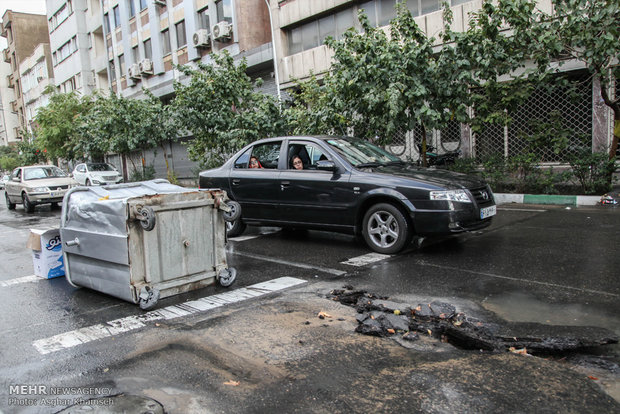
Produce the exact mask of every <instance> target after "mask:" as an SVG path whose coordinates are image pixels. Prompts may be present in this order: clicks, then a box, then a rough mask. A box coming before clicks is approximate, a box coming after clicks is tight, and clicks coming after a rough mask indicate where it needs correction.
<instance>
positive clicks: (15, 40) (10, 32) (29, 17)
mask: <svg viewBox="0 0 620 414" xmlns="http://www.w3.org/2000/svg"><path fill="white" fill-rule="evenodd" d="M0 34H1V35H2V37H5V38H6V39H7V43H8V46H7V48H6V49H4V50H3V52H2V59H3V60H4V62H6V63H9V64H10V68H11V73H10V75H8V78H7V85H8V87H9V91H8V92H7V91H6V90H5V91H3V94H4V93H8V94H9V95H12V96H11V98H10V103H9V109H10V113H9V115H14V116H17V124H18V126H17V129H15V128H12V129H9V130H7V134H8V138H7V139H8V140H9V141H14V140H21V139H22V137H23V134H22V131H24V130H26V129H27V119H26V113H25V105H24V99H23V88H22V80H21V77H20V72H19V67H20V64H21V63H22V62H23V61H24V60H25V59H27V58H29V57H30V56H31V55H32V54H33V53H34V51H35V49H36V48H37V46H38V45H39V44H41V43H48V44H49V36H48V33H47V20H46V18H45V16H44V15H38V14H29V13H18V12H14V11H12V10H7V11H6V12H5V13H4V16H2V27H1V32H0Z"/></svg>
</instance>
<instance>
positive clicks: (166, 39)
mask: <svg viewBox="0 0 620 414" xmlns="http://www.w3.org/2000/svg"><path fill="white" fill-rule="evenodd" d="M161 41H162V44H161V47H162V53H163V54H164V55H167V54H169V53H170V52H171V51H172V48H171V46H170V30H168V29H166V30H164V31H163V32H161Z"/></svg>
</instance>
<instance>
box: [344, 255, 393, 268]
mask: <svg viewBox="0 0 620 414" xmlns="http://www.w3.org/2000/svg"><path fill="white" fill-rule="evenodd" d="M390 257H392V256H391V255H389V254H381V253H368V254H364V255H362V256H357V257H353V258H351V259H349V260H346V261H344V262H341V263H342V264H346V265H349V266H357V267H361V266H366V265H368V264H370V263H374V262H378V261H380V260H385V259H387V258H390Z"/></svg>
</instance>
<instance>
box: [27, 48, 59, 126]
mask: <svg viewBox="0 0 620 414" xmlns="http://www.w3.org/2000/svg"><path fill="white" fill-rule="evenodd" d="M19 76H20V79H21V87H22V95H23V101H24V117H25V122H26V125H25V128H26V130H27V131H28V132H32V129H33V126H34V118H35V116H36V114H37V110H38V109H39V108H40V107H42V106H46V105H47V103H48V102H49V95H48V94H45V93H44V92H45V91H46V88H47V87H48V86H50V85H51V86H54V73H53V71H52V54H51V51H50V45H49V43H40V44H39V45H38V46H37V47H36V48H35V49H34V52H33V53H32V55H31V56H29V57H27V58H26V59H24V60H23V61H22V63H20V64H19Z"/></svg>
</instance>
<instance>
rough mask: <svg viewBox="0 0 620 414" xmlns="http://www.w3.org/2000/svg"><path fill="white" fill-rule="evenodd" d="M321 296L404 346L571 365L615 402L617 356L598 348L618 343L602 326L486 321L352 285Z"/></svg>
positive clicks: (367, 329) (363, 328) (619, 374)
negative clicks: (429, 344)
mask: <svg viewBox="0 0 620 414" xmlns="http://www.w3.org/2000/svg"><path fill="white" fill-rule="evenodd" d="M327 297H328V298H330V299H332V300H335V301H339V302H340V303H342V304H343V305H348V306H352V307H354V308H356V310H357V312H358V315H357V322H358V325H357V328H356V332H359V333H362V334H366V335H374V336H380V337H391V338H393V339H395V340H396V341H397V342H398V343H400V344H401V345H403V346H405V347H408V348H413V347H414V346H413V345H412V344H413V343H415V341H417V340H419V339H420V338H425V337H426V338H435V339H436V340H439V341H441V342H444V343H449V344H451V345H453V346H456V347H459V348H462V349H466V350H484V351H489V352H506V351H510V352H513V353H515V354H522V355H528V356H532V355H535V356H542V357H545V358H551V359H554V360H556V361H559V362H565V363H569V364H571V365H572V367H573V368H575V369H576V370H577V371H579V372H581V373H584V374H585V375H587V376H588V377H589V378H590V379H592V380H594V381H597V383H598V385H600V386H601V388H603V390H605V391H606V392H607V393H608V394H609V395H610V396H611V397H613V398H615V399H616V400H618V401H620V393H619V392H618V388H619V387H618V384H619V383H620V381H619V378H620V367H619V365H618V356H617V355H606V352H605V350H604V349H603V348H606V349H607V350H610V348H609V347H603V345H609V344H616V343H618V336H617V335H616V334H615V333H614V332H612V331H610V330H608V329H606V328H601V327H596V326H577V325H546V324H541V323H538V322H515V321H507V320H503V321H500V322H496V321H494V322H489V321H484V320H481V319H477V318H474V317H471V316H468V315H466V314H464V313H462V312H457V309H456V308H455V307H454V306H453V305H451V304H449V303H445V302H440V301H434V302H431V303H424V304H417V305H412V304H408V303H401V302H395V301H391V300H388V298H387V297H380V296H378V295H374V294H372V293H369V292H366V291H363V290H355V289H354V288H353V287H352V286H345V287H344V288H343V289H337V290H333V291H331V292H330V293H329V294H328V295H327ZM613 348H616V347H613ZM611 353H612V354H613V352H611ZM592 373H594V374H595V375H592ZM599 377H600V378H599Z"/></svg>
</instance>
